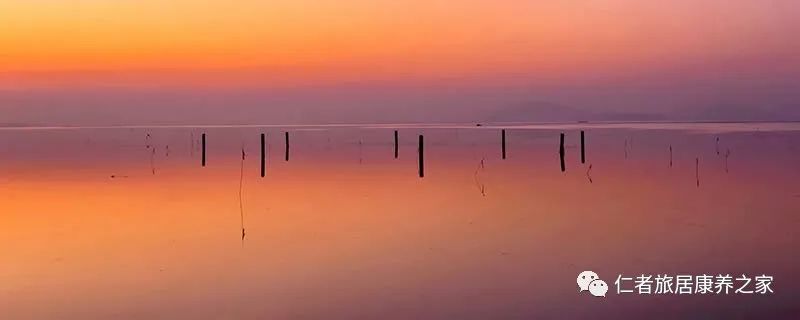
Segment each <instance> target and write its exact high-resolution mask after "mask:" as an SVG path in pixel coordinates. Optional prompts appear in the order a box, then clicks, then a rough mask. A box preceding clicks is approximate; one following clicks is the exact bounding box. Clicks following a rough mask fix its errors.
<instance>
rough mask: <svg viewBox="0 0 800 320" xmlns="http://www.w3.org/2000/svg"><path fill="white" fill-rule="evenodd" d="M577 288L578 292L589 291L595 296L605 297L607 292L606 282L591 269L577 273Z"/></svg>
mask: <svg viewBox="0 0 800 320" xmlns="http://www.w3.org/2000/svg"><path fill="white" fill-rule="evenodd" d="M578 288H579V289H580V291H578V292H584V291H589V293H591V294H592V295H593V296H595V297H605V296H606V292H608V284H606V282H605V281H603V280H600V276H598V275H597V274H596V273H594V272H592V271H584V272H581V273H579V274H578Z"/></svg>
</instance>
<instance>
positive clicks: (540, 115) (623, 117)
mask: <svg viewBox="0 0 800 320" xmlns="http://www.w3.org/2000/svg"><path fill="white" fill-rule="evenodd" d="M664 120H667V119H666V117H664V116H663V115H660V114H649V113H630V112H607V111H604V112H595V111H592V110H585V109H580V108H575V107H571V106H565V105H561V104H557V103H552V102H547V101H530V102H525V103H522V104H518V105H514V106H510V107H506V108H501V109H500V110H497V111H494V112H492V113H490V114H488V115H487V116H486V121H488V122H576V121H664Z"/></svg>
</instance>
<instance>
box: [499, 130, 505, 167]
mask: <svg viewBox="0 0 800 320" xmlns="http://www.w3.org/2000/svg"><path fill="white" fill-rule="evenodd" d="M500 144H501V145H502V149H503V160H505V159H506V129H503V130H502V131H500Z"/></svg>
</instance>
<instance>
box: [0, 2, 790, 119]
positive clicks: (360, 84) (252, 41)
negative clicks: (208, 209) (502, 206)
mask: <svg viewBox="0 0 800 320" xmlns="http://www.w3.org/2000/svg"><path fill="white" fill-rule="evenodd" d="M0 21H2V23H3V27H2V28H0V111H1V112H2V113H3V114H2V115H3V116H4V123H11V124H33V123H36V124H67V123H70V124H81V125H83V124H89V123H92V124H153V123H155V122H156V121H160V122H159V123H170V124H173V123H252V122H254V121H258V122H264V121H267V120H265V119H270V121H271V123H331V122H336V123H339V122H404V121H405V122H428V121H479V120H482V121H484V120H491V119H498V115H500V116H501V118H503V119H506V120H509V119H511V120H515V121H534V120H535V121H565V120H566V121H574V120H578V118H581V119H590V120H620V119H622V120H625V119H627V120H631V119H634V120H647V119H684V120H685V119H689V120H700V119H706V120H708V119H711V120H742V119H744V120H764V119H767V120H774V119H795V118H797V117H798V116H800V115H799V114H797V112H795V111H793V110H798V109H797V108H796V106H795V102H796V101H798V100H797V99H798V98H800V96H798V93H797V92H800V90H798V89H800V83H798V82H797V81H796V78H797V76H796V75H797V74H798V72H800V41H798V40H797V39H796V38H797V37H796V35H795V33H796V30H800V2H797V1H795V0H770V1H764V0H737V1H728V0H674V1H640V0H559V1H555V0H553V1H528V0H525V1H523V0H504V1H490V0H465V1H458V2H454V1H441V0H433V1H427V0H408V1H389V0H349V1H337V0H291V1H290V0H274V1H256V0H241V1H221V0H197V1H190V0H174V1H167V2H164V1H156V0H117V1H105V0H72V1H61V0H24V1H23V0H6V1H2V2H0ZM281 90H283V91H281ZM289 106H291V108H290V107H289ZM526 106H528V107H526ZM536 107H541V108H540V109H543V110H544V111H542V112H543V113H544V114H542V112H540V113H536V114H531V113H530V112H529V111H526V110H530V109H535V108H536ZM231 108H236V109H231ZM520 108H522V109H520ZM764 108H766V109H764ZM523 109H525V110H523ZM188 110H192V111H195V112H190V113H189V114H191V116H189V115H187V111H188ZM565 110H566V111H565ZM569 110H577V111H572V112H570V111H569ZM586 110H591V111H592V112H587V111H586ZM198 111H199V112H198ZM620 112H621V113H624V114H621V115H620V114H619V113H620ZM597 114H600V116H597ZM641 114H645V115H644V116H642V115H641ZM650 114H655V116H654V117H655V118H654V117H651V116H649V115H650ZM731 115H732V116H731Z"/></svg>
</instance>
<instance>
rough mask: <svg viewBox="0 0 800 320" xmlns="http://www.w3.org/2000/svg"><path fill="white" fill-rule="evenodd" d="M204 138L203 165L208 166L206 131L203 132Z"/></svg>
mask: <svg viewBox="0 0 800 320" xmlns="http://www.w3.org/2000/svg"><path fill="white" fill-rule="evenodd" d="M202 140H203V142H202V144H203V166H204V167H205V166H206V134H205V133H203V137H202Z"/></svg>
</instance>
